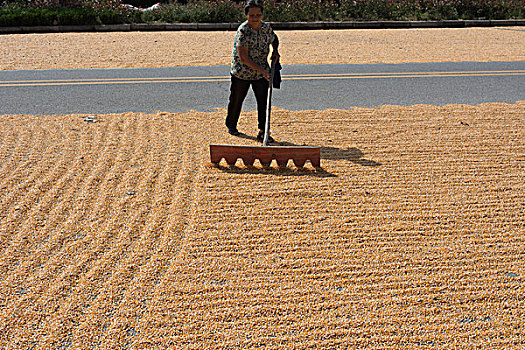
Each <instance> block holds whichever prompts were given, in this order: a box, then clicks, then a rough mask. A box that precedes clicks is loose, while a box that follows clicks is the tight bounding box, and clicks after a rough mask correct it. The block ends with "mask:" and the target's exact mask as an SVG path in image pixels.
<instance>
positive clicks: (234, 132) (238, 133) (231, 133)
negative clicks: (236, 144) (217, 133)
mask: <svg viewBox="0 0 525 350" xmlns="http://www.w3.org/2000/svg"><path fill="white" fill-rule="evenodd" d="M228 134H230V135H233V136H239V135H240V134H241V133H240V132H239V130H237V129H229V128H228Z"/></svg>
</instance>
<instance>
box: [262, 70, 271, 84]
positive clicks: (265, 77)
mask: <svg viewBox="0 0 525 350" xmlns="http://www.w3.org/2000/svg"><path fill="white" fill-rule="evenodd" d="M262 75H263V77H264V79H266V80H268V81H270V73H269V72H267V71H265V70H264V71H263V72H262Z"/></svg>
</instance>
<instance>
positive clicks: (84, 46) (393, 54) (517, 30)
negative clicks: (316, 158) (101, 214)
mask: <svg viewBox="0 0 525 350" xmlns="http://www.w3.org/2000/svg"><path fill="white" fill-rule="evenodd" d="M277 34H278V35H279V39H280V41H281V47H280V51H281V54H282V63H283V64H284V65H289V64H334V63H406V62H458V61H525V30H524V29H523V27H504V28H498V27H495V28H442V29H385V30H378V29H360V30H314V31H305V30H299V31H277ZM234 35H235V32H232V31H223V32H221V31H219V32H123V33H122V32H120V33H119V32H116V33H54V34H15V35H0V70H10V69H54V68H129V67H134V68H138V67H171V66H195V65H199V66H205V65H228V64H230V61H231V54H232V45H233V36H234Z"/></svg>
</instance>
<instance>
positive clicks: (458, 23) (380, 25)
mask: <svg viewBox="0 0 525 350" xmlns="http://www.w3.org/2000/svg"><path fill="white" fill-rule="evenodd" d="M270 23H271V25H272V27H273V28H274V29H276V30H324V29H402V28H403V29H407V28H468V27H514V26H525V19H511V20H450V21H345V22H270ZM239 24H240V23H132V24H108V25H71V26H67V25H66V26H14V27H0V35H2V34H31V33H68V32H131V31H234V30H237V27H238V26H239Z"/></svg>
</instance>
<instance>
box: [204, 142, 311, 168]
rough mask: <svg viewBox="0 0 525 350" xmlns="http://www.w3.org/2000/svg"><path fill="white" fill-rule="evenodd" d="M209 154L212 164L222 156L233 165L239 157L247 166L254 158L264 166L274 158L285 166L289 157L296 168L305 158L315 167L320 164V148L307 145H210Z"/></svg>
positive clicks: (217, 161)
mask: <svg viewBox="0 0 525 350" xmlns="http://www.w3.org/2000/svg"><path fill="white" fill-rule="evenodd" d="M210 156H211V162H212V163H213V164H219V162H220V161H221V160H222V159H223V158H224V160H225V161H226V163H228V165H234V164H235V163H236V162H237V159H239V158H241V159H242V161H243V163H244V165H249V166H253V164H254V162H255V160H256V159H258V160H259V162H260V163H261V165H262V166H264V167H268V166H270V164H271V163H272V160H274V159H275V160H276V162H277V165H278V166H279V167H285V166H286V165H287V164H288V161H289V160H290V159H291V160H292V161H293V163H294V164H295V166H296V167H298V168H301V167H303V166H304V164H305V163H306V161H307V160H309V161H310V163H311V164H312V166H314V167H316V168H319V167H320V166H321V149H320V148H319V147H308V146H302V147H300V146H269V147H267V146H234V145H210Z"/></svg>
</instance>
